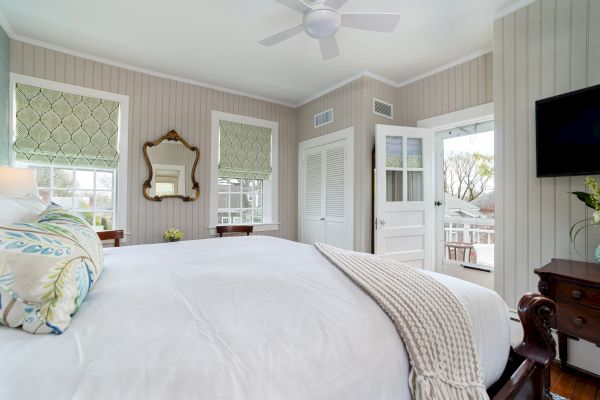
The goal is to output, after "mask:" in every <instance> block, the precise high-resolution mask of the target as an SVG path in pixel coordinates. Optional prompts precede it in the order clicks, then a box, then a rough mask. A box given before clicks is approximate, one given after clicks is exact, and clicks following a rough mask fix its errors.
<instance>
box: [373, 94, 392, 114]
mask: <svg viewBox="0 0 600 400" xmlns="http://www.w3.org/2000/svg"><path fill="white" fill-rule="evenodd" d="M373 114H376V115H380V116H382V117H385V118H389V119H394V106H393V105H392V104H390V103H386V102H385V101H381V100H379V99H373Z"/></svg>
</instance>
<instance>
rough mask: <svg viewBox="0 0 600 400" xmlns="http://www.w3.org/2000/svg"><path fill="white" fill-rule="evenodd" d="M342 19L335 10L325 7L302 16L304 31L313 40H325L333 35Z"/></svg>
mask: <svg viewBox="0 0 600 400" xmlns="http://www.w3.org/2000/svg"><path fill="white" fill-rule="evenodd" d="M341 22H342V19H341V17H340V15H339V14H338V13H337V11H336V10H334V9H333V8H329V7H326V6H322V7H319V8H317V9H314V10H311V11H307V12H306V13H305V14H304V30H305V31H306V34H307V35H308V36H311V37H313V38H315V39H325V38H328V37H331V36H333V35H335V33H336V32H337V31H338V29H340V25H341Z"/></svg>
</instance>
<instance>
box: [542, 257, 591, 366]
mask: <svg viewBox="0 0 600 400" xmlns="http://www.w3.org/2000/svg"><path fill="white" fill-rule="evenodd" d="M535 273H536V274H538V275H539V276H540V282H539V290H540V293H542V294H543V295H544V296H546V297H548V298H550V299H552V300H554V301H555V302H556V308H557V314H556V321H555V323H554V325H555V326H554V328H555V329H556V331H557V332H558V353H559V357H560V364H561V367H563V368H564V367H566V366H567V337H572V338H575V339H583V340H587V341H589V342H592V343H594V344H596V345H597V346H599V347H600V265H599V264H592V263H585V262H579V261H570V260H561V259H553V260H552V261H551V262H550V263H549V264H548V265H546V266H544V267H542V268H539V269H536V270H535Z"/></svg>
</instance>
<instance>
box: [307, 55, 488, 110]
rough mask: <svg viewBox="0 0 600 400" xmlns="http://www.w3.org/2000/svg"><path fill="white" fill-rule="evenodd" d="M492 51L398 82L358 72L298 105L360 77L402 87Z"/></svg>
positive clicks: (464, 58)
mask: <svg viewBox="0 0 600 400" xmlns="http://www.w3.org/2000/svg"><path fill="white" fill-rule="evenodd" d="M491 52H492V49H484V50H479V51H476V52H475V53H471V54H469V55H466V56H464V57H461V58H459V59H457V60H454V61H452V62H449V63H448V64H444V65H442V66H440V67H438V68H436V69H433V70H431V71H428V72H425V73H423V74H420V75H417V76H415V77H413V78H410V79H407V80H405V81H402V82H396V81H394V80H392V79H388V78H386V77H384V76H381V75H378V74H376V73H374V72H371V71H363V72H361V73H358V74H356V75H352V76H351V77H349V78H347V79H344V80H342V81H339V82H337V83H335V84H333V85H331V86H329V87H328V88H326V89H323V90H321V91H319V92H318V93H315V94H314V95H312V96H310V97H308V98H306V99H305V100H303V101H301V102H300V103H298V104H297V105H296V107H302V106H303V105H305V104H307V103H310V102H311V101H313V100H316V99H318V98H319V97H321V96H324V95H326V94H327V93H331V92H333V91H334V90H337V89H339V88H341V87H342V86H346V85H347V84H349V83H352V82H354V81H355V80H357V79H360V78H362V77H365V76H366V77H369V78H371V79H375V80H376V81H379V82H381V83H384V84H386V85H389V86H392V87H394V88H401V87H403V86H407V85H410V84H411V83H414V82H417V81H420V80H421V79H424V78H427V77H430V76H431V75H435V74H437V73H439V72H442V71H444V70H447V69H449V68H452V67H456V66H457V65H460V64H462V63H465V62H467V61H471V60H474V59H476V58H478V57H481V56H482V55H484V54H488V53H491Z"/></svg>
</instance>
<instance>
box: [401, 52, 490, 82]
mask: <svg viewBox="0 0 600 400" xmlns="http://www.w3.org/2000/svg"><path fill="white" fill-rule="evenodd" d="M491 52H492V49H491V48H489V49H483V50H479V51H476V52H475V53H471V54H468V55H466V56H464V57H461V58H459V59H456V60H454V61H452V62H449V63H448V64H444V65H442V66H439V67H437V68H435V69H432V70H431V71H428V72H425V73H423V74H421V75H417V76H415V77H413V78H410V79H407V80H405V81H402V82H399V83H397V84H396V87H403V86H407V85H410V84H411V83H415V82H417V81H420V80H421V79H424V78H428V77H430V76H431V75H435V74H437V73H439V72H442V71H444V70H447V69H450V68H453V67H456V66H457V65H460V64H463V63H466V62H467V61H471V60H474V59H476V58H478V57H481V56H483V55H484V54H488V53H491Z"/></svg>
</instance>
